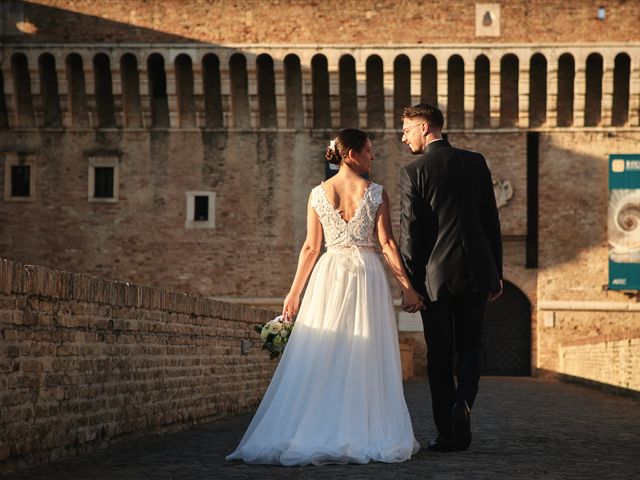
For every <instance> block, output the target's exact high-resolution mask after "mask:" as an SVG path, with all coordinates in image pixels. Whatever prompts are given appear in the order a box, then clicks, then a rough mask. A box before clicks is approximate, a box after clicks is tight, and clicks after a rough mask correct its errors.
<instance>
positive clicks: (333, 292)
mask: <svg viewBox="0 0 640 480" xmlns="http://www.w3.org/2000/svg"><path fill="white" fill-rule="evenodd" d="M418 448H419V445H418V442H417V441H416V440H415V438H414V435H413V429H412V426H411V418H410V417H409V411H408V409H407V405H406V402H405V398H404V393H403V390H402V372H401V366H400V352H399V346H398V334H397V330H396V323H395V314H394V310H393V305H392V299H391V293H390V291H389V284H388V282H387V278H386V275H385V271H384V267H383V265H382V262H381V261H380V258H379V257H378V256H377V255H376V254H375V253H374V252H373V251H372V250H370V249H369V250H367V249H359V248H355V247H353V248H346V249H336V250H332V249H330V250H329V251H327V252H326V253H325V254H324V255H322V256H321V257H320V259H319V260H318V263H317V264H316V266H315V268H314V270H313V272H312V274H311V278H310V279H309V284H308V286H307V290H306V294H305V296H304V299H303V301H302V304H301V306H300V311H299V314H298V317H297V320H296V323H295V326H294V329H293V332H292V334H291V337H290V339H289V342H288V344H287V346H286V348H285V351H284V353H283V355H282V358H281V359H280V363H279V365H278V367H277V369H276V372H275V374H274V376H273V379H272V380H271V384H270V385H269V388H268V389H267V391H266V393H265V395H264V397H263V399H262V402H261V403H260V406H259V407H258V410H257V412H256V414H255V416H254V417H253V420H252V421H251V424H250V425H249V427H248V429H247V431H246V433H245V435H244V437H243V438H242V440H241V442H240V444H239V445H238V447H237V449H236V450H235V451H234V452H233V453H231V454H230V455H228V456H227V457H226V458H227V460H243V461H244V462H246V463H261V464H274V465H308V464H315V465H321V464H326V463H350V462H351V463H367V462H369V461H379V462H401V461H404V460H408V459H409V458H411V455H412V454H414V453H415V452H417V451H418Z"/></svg>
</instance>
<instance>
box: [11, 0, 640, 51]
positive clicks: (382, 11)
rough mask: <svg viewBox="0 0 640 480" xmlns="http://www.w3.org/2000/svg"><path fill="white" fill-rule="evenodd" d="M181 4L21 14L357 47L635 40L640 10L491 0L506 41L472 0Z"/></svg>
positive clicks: (110, 30) (58, 7) (102, 30)
mask: <svg viewBox="0 0 640 480" xmlns="http://www.w3.org/2000/svg"><path fill="white" fill-rule="evenodd" d="M15 3H19V2H15ZM179 3H180V5H179V7H178V5H177V3H176V2H175V1H172V0H153V1H145V0H114V1H110V2H95V1H92V0H33V1H31V2H29V3H25V4H24V17H25V19H26V20H28V21H29V22H30V23H31V24H33V26H34V27H35V29H34V28H32V27H27V28H26V29H27V30H28V31H30V32H31V33H30V34H28V35H24V36H23V40H24V41H27V42H28V41H37V42H48V41H52V40H53V41H63V42H81V43H84V42H117V41H122V40H123V39H126V40H127V41H137V42H163V41H174V42H175V41H181V40H196V41H201V42H207V43H227V44H232V43H307V44H308V43H311V44H356V45H358V44H367V43H369V44H387V43H424V44H429V43H447V44H448V43H468V42H478V43H498V42H503V43H504V42H507V43H522V42H533V43H549V42H552V43H553V42H574V41H575V39H580V41H582V42H598V41H633V40H637V36H636V35H635V32H636V22H637V18H638V6H637V3H636V2H632V1H624V0H617V1H609V2H606V20H605V21H600V20H598V19H597V13H598V10H597V9H598V6H599V4H598V3H595V2H593V1H591V0H579V1H571V2H566V1H562V0H528V1H510V2H493V3H500V5H501V12H500V16H501V22H500V32H501V35H500V36H499V37H476V36H475V15H476V12H475V4H476V3H477V2H475V1H473V0H450V1H448V2H446V3H438V4H436V3H430V4H424V3H416V2H411V1H408V0H401V1H397V0H384V1H377V2H375V4H363V3H362V2H359V1H357V0H340V1H338V0H331V1H324V2H311V1H295V2H289V1H283V0H266V1H263V0H242V1H233V2H231V1H216V2H202V1H198V0H186V1H181V2H179ZM484 3H492V2H484ZM34 30H35V31H34Z"/></svg>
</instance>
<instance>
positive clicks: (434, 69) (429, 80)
mask: <svg viewBox="0 0 640 480" xmlns="http://www.w3.org/2000/svg"><path fill="white" fill-rule="evenodd" d="M420 101H421V102H423V103H428V104H430V105H433V106H437V105H438V62H437V60H436V57H434V56H433V55H425V56H424V57H422V62H421V64H420Z"/></svg>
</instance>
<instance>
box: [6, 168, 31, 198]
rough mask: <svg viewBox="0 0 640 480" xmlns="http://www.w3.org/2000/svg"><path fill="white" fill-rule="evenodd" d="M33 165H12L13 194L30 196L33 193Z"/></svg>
mask: <svg viewBox="0 0 640 480" xmlns="http://www.w3.org/2000/svg"><path fill="white" fill-rule="evenodd" d="M30 182H31V167H30V166H29V165H11V196H12V197H28V196H29V195H30V194H31V188H30Z"/></svg>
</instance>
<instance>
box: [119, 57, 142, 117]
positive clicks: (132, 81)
mask: <svg viewBox="0 0 640 480" xmlns="http://www.w3.org/2000/svg"><path fill="white" fill-rule="evenodd" d="M120 81H121V84H122V110H123V113H124V124H125V126H127V127H134V128H135V127H142V107H141V102H140V76H139V75H138V59H137V58H136V56H135V55H133V54H131V53H125V54H124V55H122V57H120Z"/></svg>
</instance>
